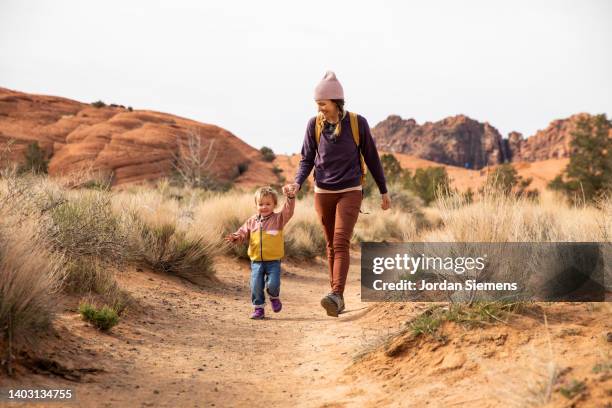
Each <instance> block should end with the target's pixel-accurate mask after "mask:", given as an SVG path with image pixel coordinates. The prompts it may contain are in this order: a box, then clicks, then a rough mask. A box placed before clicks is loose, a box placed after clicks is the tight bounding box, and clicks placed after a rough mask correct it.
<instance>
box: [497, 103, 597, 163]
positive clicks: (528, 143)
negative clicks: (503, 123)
mask: <svg viewBox="0 0 612 408" xmlns="http://www.w3.org/2000/svg"><path fill="white" fill-rule="evenodd" d="M589 116H590V115H589V114H588V113H578V114H575V115H572V116H570V117H569V118H567V119H557V120H553V121H552V122H550V124H549V125H548V126H547V127H546V129H544V130H538V131H537V132H536V134H535V135H533V136H531V137H528V138H527V139H524V138H523V135H521V134H520V133H517V132H511V133H510V134H509V135H508V144H509V147H510V150H511V152H512V160H513V161H528V162H533V161H537V160H548V159H560V158H564V157H569V155H570V142H571V140H572V135H571V134H572V132H573V131H574V130H575V129H576V122H578V120H579V119H581V118H584V117H587V118H588V117H589Z"/></svg>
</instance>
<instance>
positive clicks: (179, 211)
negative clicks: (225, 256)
mask: <svg viewBox="0 0 612 408" xmlns="http://www.w3.org/2000/svg"><path fill="white" fill-rule="evenodd" d="M201 205H202V203H201V202H200V199H199V198H198V197H197V196H195V195H192V196H190V199H188V200H181V201H180V202H179V200H177V199H174V198H167V197H166V196H165V195H163V194H161V193H160V192H158V191H156V190H140V191H137V192H133V193H125V192H124V193H120V194H117V195H116V197H115V200H114V202H113V208H114V211H115V212H116V213H117V214H123V215H122V219H123V223H124V226H125V228H126V229H127V230H128V231H129V234H128V243H129V244H128V246H129V252H130V254H131V258H132V259H133V260H134V261H135V262H136V263H139V264H142V265H144V266H146V267H149V268H151V269H153V270H156V271H158V272H164V273H170V274H174V275H177V276H179V277H181V278H184V279H187V280H189V281H191V282H193V283H196V284H204V283H206V281H207V280H209V279H210V278H211V277H212V276H213V275H214V271H215V270H214V257H215V256H216V255H217V254H218V253H219V251H220V245H221V239H220V237H219V236H217V235H215V234H213V233H212V232H211V229H210V228H198V227H197V225H196V224H195V220H196V218H195V213H196V210H197V209H198V208H199V206H201Z"/></svg>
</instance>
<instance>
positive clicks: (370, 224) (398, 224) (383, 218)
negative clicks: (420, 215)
mask: <svg viewBox="0 0 612 408" xmlns="http://www.w3.org/2000/svg"><path fill="white" fill-rule="evenodd" d="M363 208H368V210H367V211H368V212H369V214H361V215H360V216H359V218H358V219H357V224H356V225H355V229H354V231H353V237H352V241H353V242H355V243H358V242H369V241H395V242H404V241H412V240H413V239H414V237H415V236H416V234H417V231H418V221H417V219H416V218H415V216H414V215H413V214H410V213H406V212H402V211H398V210H393V209H392V210H388V211H385V212H383V211H382V210H381V209H380V204H379V203H378V202H377V201H375V204H374V203H373V204H371V205H368V206H367V207H363Z"/></svg>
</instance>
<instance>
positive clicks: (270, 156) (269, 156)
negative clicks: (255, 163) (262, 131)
mask: <svg viewBox="0 0 612 408" xmlns="http://www.w3.org/2000/svg"><path fill="white" fill-rule="evenodd" d="M259 151H260V152H261V157H262V158H263V159H264V161H267V162H271V161H274V159H276V155H275V154H274V151H273V150H272V149H270V148H269V147H267V146H264V147H262V148H261V149H259Z"/></svg>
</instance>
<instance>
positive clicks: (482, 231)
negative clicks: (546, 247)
mask: <svg viewBox="0 0 612 408" xmlns="http://www.w3.org/2000/svg"><path fill="white" fill-rule="evenodd" d="M436 207H437V209H438V216H439V217H440V219H441V223H442V226H441V228H440V229H439V230H436V231H430V232H426V233H424V234H423V236H422V240H423V241H431V242H435V241H440V242H605V241H606V232H605V230H604V228H602V222H603V220H604V215H603V212H602V211H601V210H599V209H597V208H595V207H591V206H572V205H569V204H567V203H566V202H565V201H563V200H562V199H560V198H559V197H558V196H557V195H556V194H554V193H549V192H545V193H544V194H543V195H542V197H541V199H540V201H539V202H538V201H534V200H531V199H527V198H522V197H515V196H512V195H507V194H500V193H499V192H497V191H495V190H494V189H486V190H485V191H483V192H482V193H481V194H478V196H477V199H476V201H475V202H473V203H471V204H470V203H467V202H466V201H465V198H464V197H463V196H461V195H460V194H451V195H449V196H447V197H440V198H438V200H437V201H436Z"/></svg>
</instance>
